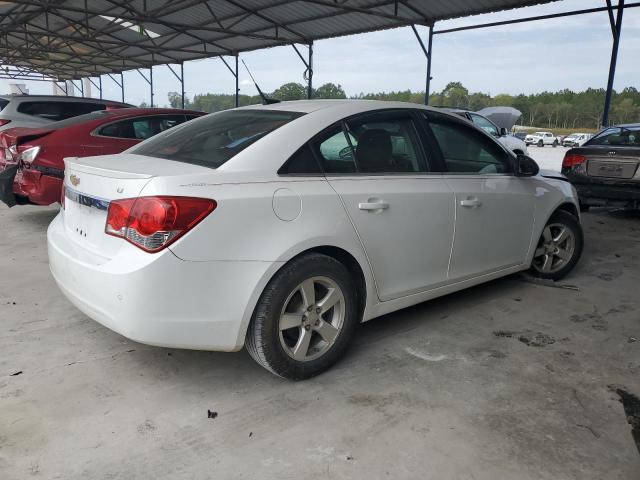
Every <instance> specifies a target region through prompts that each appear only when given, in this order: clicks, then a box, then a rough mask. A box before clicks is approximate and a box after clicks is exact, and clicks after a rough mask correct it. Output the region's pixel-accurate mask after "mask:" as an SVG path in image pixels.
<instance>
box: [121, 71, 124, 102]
mask: <svg viewBox="0 0 640 480" xmlns="http://www.w3.org/2000/svg"><path fill="white" fill-rule="evenodd" d="M120 90H121V91H122V103H124V74H123V73H122V72H120Z"/></svg>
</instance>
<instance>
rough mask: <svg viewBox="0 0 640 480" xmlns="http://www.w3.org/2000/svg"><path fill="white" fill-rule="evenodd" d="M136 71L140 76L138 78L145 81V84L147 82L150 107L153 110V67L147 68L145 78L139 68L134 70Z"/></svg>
mask: <svg viewBox="0 0 640 480" xmlns="http://www.w3.org/2000/svg"><path fill="white" fill-rule="evenodd" d="M136 71H137V72H138V73H139V74H140V76H141V77H142V78H143V79H144V80H145V82H147V83H148V84H149V92H150V95H149V100H150V102H151V103H150V105H149V106H150V107H151V108H153V67H152V66H151V67H149V76H148V77H147V76H146V75H145V74H144V73H142V71H141V70H140V69H139V68H136Z"/></svg>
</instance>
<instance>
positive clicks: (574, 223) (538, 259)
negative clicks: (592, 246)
mask: <svg viewBox="0 0 640 480" xmlns="http://www.w3.org/2000/svg"><path fill="white" fill-rule="evenodd" d="M583 245H584V234H583V232H582V226H581V225H580V222H579V221H578V219H577V218H576V217H575V216H573V215H572V214H570V213H569V212H566V211H564V210H558V211H556V212H555V213H554V214H553V215H552V216H551V218H550V219H549V221H548V222H547V224H546V225H545V227H544V229H543V230H542V235H541V236H540V240H539V241H538V245H537V247H536V251H535V252H534V254H533V260H532V261H531V268H530V269H529V272H530V274H531V275H533V276H534V277H538V278H545V279H549V280H560V279H561V278H563V277H565V276H566V275H567V274H568V273H569V272H570V271H571V270H573V267H575V265H576V263H578V260H579V259H580V255H582V247H583Z"/></svg>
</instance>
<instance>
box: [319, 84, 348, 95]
mask: <svg viewBox="0 0 640 480" xmlns="http://www.w3.org/2000/svg"><path fill="white" fill-rule="evenodd" d="M313 98H347V94H346V93H344V90H343V89H342V86H340V85H336V84H335V83H325V84H324V85H320V86H319V87H318V88H317V89H316V90H315V91H314V93H313Z"/></svg>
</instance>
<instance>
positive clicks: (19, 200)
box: [0, 108, 205, 206]
mask: <svg viewBox="0 0 640 480" xmlns="http://www.w3.org/2000/svg"><path fill="white" fill-rule="evenodd" d="M201 115H205V113H203V112H196V111H192V110H177V109H173V108H123V109H118V110H101V111H97V112H92V113H88V114H86V115H80V116H77V117H73V118H69V119H67V120H62V121H59V122H54V123H50V124H47V125H46V126H43V127H42V128H27V127H23V128H10V129H7V130H4V131H2V132H0V200H2V201H4V202H5V203H6V204H7V205H9V206H13V205H15V204H26V203H32V204H35V205H50V204H52V203H54V202H58V201H59V200H60V195H61V191H62V180H63V178H64V161H63V159H64V158H66V157H88V156H93V155H108V154H112V153H120V152H122V151H124V150H126V149H127V148H129V147H132V146H133V145H135V144H137V143H139V142H141V141H142V140H145V139H147V138H149V137H152V136H153V135H156V134H157V133H160V132H162V131H164V130H167V129H169V128H171V127H173V126H175V125H178V124H180V123H183V122H186V121H188V120H191V119H193V118H196V117H199V116H201Z"/></svg>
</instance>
